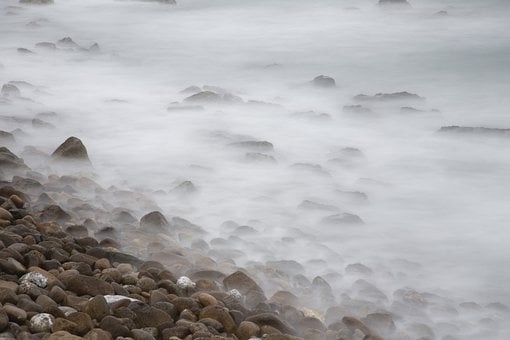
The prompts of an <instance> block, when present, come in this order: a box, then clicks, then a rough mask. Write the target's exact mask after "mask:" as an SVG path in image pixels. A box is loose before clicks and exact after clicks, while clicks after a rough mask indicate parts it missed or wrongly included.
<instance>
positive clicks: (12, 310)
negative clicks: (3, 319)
mask: <svg viewBox="0 0 510 340" xmlns="http://www.w3.org/2000/svg"><path fill="white" fill-rule="evenodd" d="M4 311H5V313H6V314H7V316H8V317H9V320H11V321H12V322H16V323H24V322H25V320H26V319H27V312H25V311H24V310H23V309H21V308H19V307H16V306H14V305H10V304H6V305H5V306H4Z"/></svg>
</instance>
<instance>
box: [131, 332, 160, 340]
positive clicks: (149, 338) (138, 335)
mask: <svg viewBox="0 0 510 340" xmlns="http://www.w3.org/2000/svg"><path fill="white" fill-rule="evenodd" d="M131 333H133V337H134V338H135V340H156V338H155V337H154V336H153V335H152V334H150V333H149V332H146V331H144V330H143V329H133V330H131Z"/></svg>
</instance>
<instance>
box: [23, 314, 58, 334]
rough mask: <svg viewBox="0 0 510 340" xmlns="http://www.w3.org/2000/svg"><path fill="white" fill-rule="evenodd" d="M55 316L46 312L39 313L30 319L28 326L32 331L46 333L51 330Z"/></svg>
mask: <svg viewBox="0 0 510 340" xmlns="http://www.w3.org/2000/svg"><path fill="white" fill-rule="evenodd" d="M54 321H55V318H54V317H53V315H51V314H48V313H39V314H36V315H34V316H33V317H32V318H31V319H30V323H29V325H28V327H29V328H30V331H31V332H33V333H46V332H50V331H51V326H53V322H54Z"/></svg>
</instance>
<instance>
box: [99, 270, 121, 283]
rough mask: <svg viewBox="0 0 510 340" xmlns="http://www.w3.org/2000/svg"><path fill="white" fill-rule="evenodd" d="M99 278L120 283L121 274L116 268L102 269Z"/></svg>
mask: <svg viewBox="0 0 510 340" xmlns="http://www.w3.org/2000/svg"><path fill="white" fill-rule="evenodd" d="M100 278H101V279H102V280H104V281H107V282H117V283H121V282H122V281H123V277H122V274H121V273H120V271H119V270H118V269H117V268H106V269H103V270H102V272H101V276H100Z"/></svg>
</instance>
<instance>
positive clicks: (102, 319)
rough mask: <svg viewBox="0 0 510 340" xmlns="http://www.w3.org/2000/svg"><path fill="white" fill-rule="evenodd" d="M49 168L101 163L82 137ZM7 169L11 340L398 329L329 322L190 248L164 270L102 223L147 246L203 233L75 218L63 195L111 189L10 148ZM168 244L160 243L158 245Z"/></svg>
mask: <svg viewBox="0 0 510 340" xmlns="http://www.w3.org/2000/svg"><path fill="white" fill-rule="evenodd" d="M3 135H8V133H7V132H3ZM48 161H49V162H58V163H59V164H61V165H69V162H71V163H72V164H73V165H75V166H79V167H85V169H87V166H90V161H89V159H88V155H87V150H86V148H85V146H84V145H83V144H82V142H81V141H80V140H79V139H78V138H76V137H70V138H68V139H67V140H66V141H65V142H64V143H63V144H62V145H60V146H59V147H58V148H57V149H56V150H55V152H54V153H53V155H52V156H51V159H48ZM0 165H1V169H2V173H3V175H2V181H1V182H0V203H1V208H0V226H1V230H0V248H1V250H0V254H1V255H0V271H1V274H0V303H1V307H0V332H1V333H0V338H1V339H51V340H53V339H82V338H83V339H91V340H92V339H95V340H103V339H105V340H106V339H135V340H150V339H164V340H177V339H216V340H220V339H240V340H248V339H257V338H262V339H272V340H284V339H310V340H312V339H364V340H370V339H371V340H376V339H382V338H381V337H380V336H378V335H377V334H376V332H375V331H374V330H372V329H371V328H370V327H369V326H368V325H374V326H376V327H377V328H381V327H383V328H386V329H387V330H388V331H391V330H393V329H394V328H395V325H394V324H393V321H392V318H391V316H390V315H388V314H384V313H373V314H370V315H367V317H366V320H365V322H363V321H361V320H359V319H356V318H354V317H351V316H345V315H342V314H338V315H337V317H336V320H335V321H334V322H331V323H330V324H329V325H326V324H325V323H324V322H323V320H321V317H320V316H319V315H320V314H319V313H318V312H315V313H316V315H314V311H313V310H311V309H306V308H302V306H300V304H299V303H298V301H299V298H298V297H297V296H295V295H294V294H292V293H291V292H288V291H279V292H277V293H275V294H274V295H273V296H272V297H271V298H267V297H266V294H265V292H264V291H263V290H262V288H261V287H260V285H259V284H258V283H257V282H256V281H255V280H254V279H253V278H252V277H251V276H250V273H248V272H246V271H245V270H243V269H242V268H235V266H233V265H232V264H230V266H229V265H228V264H224V265H221V264H216V263H215V262H214V260H212V259H211V258H208V257H206V256H204V255H200V251H199V250H196V251H192V250H188V251H187V253H184V249H182V247H181V246H179V245H178V244H175V247H174V249H173V250H170V251H167V252H166V253H159V255H156V256H152V257H153V258H160V259H161V261H156V260H151V259H147V258H143V257H138V256H134V255H133V254H130V253H128V252H124V250H123V248H129V247H123V243H124V242H123V240H122V239H120V238H117V237H116V235H115V230H114V228H106V229H99V228H98V226H97V225H98V223H97V222H96V221H95V220H94V218H91V216H97V215H102V216H103V217H105V216H107V217H109V218H110V220H114V221H117V222H119V221H122V222H123V223H125V224H126V228H133V230H132V232H133V233H138V234H139V236H140V235H141V237H143V239H144V241H145V242H150V238H151V236H150V235H151V234H152V235H154V234H157V233H158V232H159V233H168V232H170V233H172V232H176V230H177V229H178V230H179V233H180V235H181V237H185V236H184V235H185V234H186V233H190V234H192V233H196V232H198V233H200V232H201V231H200V230H199V227H197V226H193V225H192V224H189V223H188V225H186V223H183V221H181V223H180V225H178V224H177V223H176V222H178V221H172V222H169V221H168V220H167V219H166V218H165V216H163V214H161V213H160V212H159V211H153V212H149V213H148V214H146V215H145V216H143V217H142V218H141V219H140V221H137V220H135V219H134V217H133V216H131V215H130V213H129V212H127V211H118V210H117V211H115V209H113V210H111V211H109V210H106V209H105V210H104V211H100V212H99V211H97V210H98V209H97V208H94V207H92V206H90V205H89V206H87V204H86V203H85V204H82V205H81V206H79V207H76V208H75V209H73V210H66V209H64V208H62V207H61V206H60V205H59V204H57V202H56V201H55V200H54V199H53V198H52V197H54V198H55V199H57V200H62V199H63V197H65V198H66V200H67V202H68V203H69V202H72V201H73V200H80V198H79V197H83V195H84V194H85V191H87V190H89V191H95V192H96V194H97V195H98V196H107V195H106V193H107V190H105V189H102V188H101V187H100V186H99V185H98V184H96V183H95V182H94V181H93V180H92V179H91V178H88V177H85V176H72V175H67V176H60V177H59V176H56V175H53V176H49V177H48V178H47V179H43V177H44V176H42V175H41V174H39V173H36V172H34V171H31V170H30V169H29V168H28V167H27V166H26V165H25V163H24V161H23V160H22V159H21V158H19V157H18V156H16V155H15V154H13V153H12V152H11V151H10V150H9V149H8V148H6V147H2V148H0ZM11 176H12V177H11ZM7 178H11V179H10V180H7ZM131 194H134V193H131ZM129 225H131V227H129ZM172 229H173V230H172ZM124 234H129V232H127V230H124ZM94 235H99V236H100V237H99V239H98V238H97V237H94ZM106 235H107V236H106ZM101 236H102V237H101ZM105 236H106V237H105ZM126 246H127V244H126ZM158 246H160V244H158V242H157V241H155V240H153V241H152V243H148V247H149V248H150V247H153V248H157V247H158ZM199 246H200V245H198V244H196V245H195V247H193V248H195V249H199V248H200V247H199ZM193 257H195V259H193ZM197 259H198V261H197ZM220 268H221V271H220V270H219V269H220ZM184 274H186V275H184ZM312 286H313V289H314V290H315V293H320V294H319V296H320V297H321V298H328V296H330V295H331V294H332V293H331V288H330V287H329V285H328V284H327V283H326V281H324V280H323V279H321V278H316V279H315V280H314V282H313V283H312Z"/></svg>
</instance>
